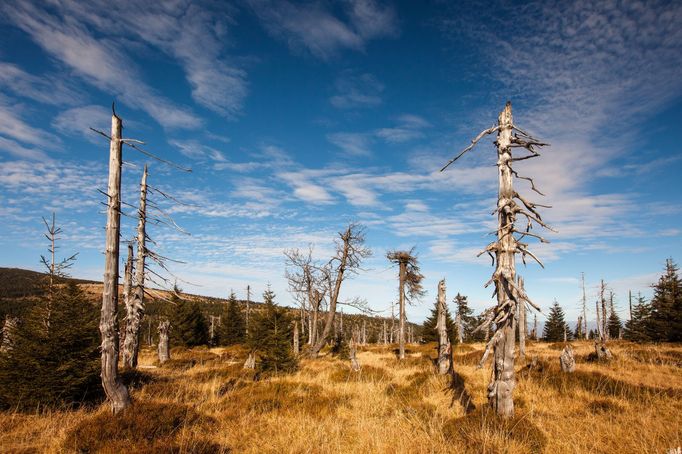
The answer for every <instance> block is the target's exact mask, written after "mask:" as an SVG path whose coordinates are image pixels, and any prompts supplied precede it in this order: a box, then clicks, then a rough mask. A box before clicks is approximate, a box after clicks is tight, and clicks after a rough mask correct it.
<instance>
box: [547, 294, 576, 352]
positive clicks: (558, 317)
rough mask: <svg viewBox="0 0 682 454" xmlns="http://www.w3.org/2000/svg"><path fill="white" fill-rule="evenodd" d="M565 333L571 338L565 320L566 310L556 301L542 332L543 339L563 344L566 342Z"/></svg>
mask: <svg viewBox="0 0 682 454" xmlns="http://www.w3.org/2000/svg"><path fill="white" fill-rule="evenodd" d="M564 332H566V333H567V337H568V338H570V337H571V330H570V328H569V327H568V324H567V323H566V320H565V315H564V310H563V309H562V308H561V306H559V303H558V302H557V301H556V300H555V301H554V304H553V305H552V307H551V308H550V309H549V316H548V317H547V321H546V322H545V327H544V329H543V331H542V338H543V340H545V341H547V342H561V341H563V340H564Z"/></svg>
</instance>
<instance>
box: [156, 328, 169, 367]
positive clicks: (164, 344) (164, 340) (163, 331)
mask: <svg viewBox="0 0 682 454" xmlns="http://www.w3.org/2000/svg"><path fill="white" fill-rule="evenodd" d="M170 328H171V326H170V321H168V320H162V321H161V323H159V363H161V364H163V363H165V362H166V361H168V360H169V359H170Z"/></svg>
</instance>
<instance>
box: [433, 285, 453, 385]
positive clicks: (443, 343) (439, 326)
mask: <svg viewBox="0 0 682 454" xmlns="http://www.w3.org/2000/svg"><path fill="white" fill-rule="evenodd" d="M445 301H446V300H445V279H442V280H441V281H440V282H439V283H438V309H437V315H436V317H437V319H436V320H437V321H436V330H437V331H438V360H437V366H438V373H439V374H440V375H445V374H447V373H448V369H449V368H450V361H449V356H450V355H449V352H450V341H449V340H448V330H447V326H446V323H445V310H446V306H445Z"/></svg>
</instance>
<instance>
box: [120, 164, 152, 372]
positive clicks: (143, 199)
mask: <svg viewBox="0 0 682 454" xmlns="http://www.w3.org/2000/svg"><path fill="white" fill-rule="evenodd" d="M137 214H138V222H137V263H136V264H135V289H134V293H133V301H132V304H131V308H130V309H131V310H130V312H128V317H127V320H126V334H125V344H124V346H123V363H124V365H125V366H126V367H130V368H135V367H137V354H138V352H139V350H140V326H141V324H142V317H143V316H144V276H145V258H146V257H147V248H146V247H145V245H146V240H147V232H146V225H147V166H146V165H145V166H144V171H143V172H142V181H140V206H139V208H138V213H137Z"/></svg>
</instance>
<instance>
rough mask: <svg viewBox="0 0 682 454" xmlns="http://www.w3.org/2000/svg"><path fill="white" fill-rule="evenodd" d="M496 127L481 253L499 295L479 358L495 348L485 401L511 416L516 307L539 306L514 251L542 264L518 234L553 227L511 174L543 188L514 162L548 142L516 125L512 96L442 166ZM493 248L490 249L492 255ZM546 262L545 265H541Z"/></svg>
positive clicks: (523, 258) (452, 160)
mask: <svg viewBox="0 0 682 454" xmlns="http://www.w3.org/2000/svg"><path fill="white" fill-rule="evenodd" d="M493 133H497V140H496V142H495V143H496V145H497V168H498V179H499V192H498V200H497V208H496V209H495V211H494V213H496V214H497V220H498V225H497V231H496V232H495V233H496V235H497V241H495V242H493V243H490V244H489V245H488V246H487V247H486V248H485V249H484V250H483V251H482V252H481V253H480V254H479V256H480V255H481V254H483V253H488V254H489V255H490V257H491V258H492V260H493V264H496V268H495V272H494V273H493V275H492V277H491V279H490V280H489V281H488V283H487V284H486V285H485V286H486V287H487V286H488V285H490V284H491V283H494V284H495V291H494V293H493V295H496V296H497V305H496V306H495V307H494V308H493V312H492V316H491V317H489V318H488V319H487V320H486V321H485V322H484V324H485V325H486V327H488V326H490V325H491V324H494V325H495V332H494V334H493V336H492V338H491V339H490V341H489V342H488V343H487V345H486V349H485V352H484V354H483V358H482V359H481V362H480V363H479V367H482V366H483V364H484V363H485V361H486V359H487V358H488V355H489V353H490V351H491V350H492V351H493V371H492V380H491V382H490V385H489V386H488V402H489V403H490V405H491V407H492V408H493V409H495V411H496V412H497V414H498V415H500V416H503V417H511V416H513V414H514V401H513V397H512V396H513V392H514V387H515V385H516V381H515V379H514V340H515V339H514V338H515V333H514V328H515V314H516V308H517V306H518V305H519V304H522V303H524V302H526V303H528V304H529V305H531V306H532V307H534V308H535V309H536V310H538V311H540V308H539V307H538V306H536V305H535V304H534V303H533V302H531V301H530V299H529V298H528V296H527V295H526V293H525V291H524V290H523V289H522V288H520V287H519V285H518V284H517V281H516V265H515V257H516V254H521V258H522V260H523V261H524V263H525V258H526V256H529V257H531V258H532V259H534V260H535V261H536V262H538V263H539V264H540V266H543V265H542V263H541V262H540V260H539V259H538V258H537V257H536V256H535V255H534V254H533V253H532V252H530V251H529V250H528V245H527V244H526V243H524V242H522V240H523V239H524V238H526V237H535V238H537V239H539V240H540V241H541V242H543V243H544V242H547V240H545V239H544V238H542V237H541V236H540V235H538V234H536V233H533V232H531V229H532V228H533V226H534V224H537V225H540V226H542V227H545V228H547V229H550V230H551V228H550V227H549V226H548V225H547V224H545V222H544V221H543V220H542V218H541V216H540V213H538V211H537V208H538V207H545V208H549V207H547V206H546V205H540V204H537V203H534V202H531V201H529V200H527V199H525V198H524V197H522V196H521V195H520V194H519V193H518V192H516V191H515V190H514V187H513V177H516V178H520V179H523V180H526V181H528V182H530V185H531V189H532V190H533V191H535V192H536V193H538V194H540V195H544V194H542V193H541V192H540V191H539V190H538V189H537V188H536V187H535V184H534V182H533V180H532V179H531V178H528V177H522V176H520V175H519V174H518V173H517V172H516V171H515V170H514V169H512V164H513V163H514V162H516V161H522V160H525V159H531V158H536V157H538V156H540V154H539V153H538V152H537V150H536V147H541V146H544V145H546V144H544V143H542V142H540V141H538V140H537V139H535V138H533V137H531V136H530V135H529V134H528V133H526V132H524V131H523V130H522V129H520V128H518V127H517V126H516V125H514V121H513V118H512V106H511V102H507V104H506V106H505V107H504V109H503V110H502V112H500V114H499V116H498V121H497V125H495V126H492V127H491V128H488V129H486V130H484V131H482V132H481V133H480V134H479V135H478V136H477V137H476V138H475V139H474V140H472V141H471V144H470V145H469V146H468V147H466V148H465V149H464V150H462V152H460V153H459V154H458V155H457V156H456V157H454V158H453V159H451V160H450V161H449V162H448V163H447V164H446V165H445V166H444V167H443V168H442V169H441V171H443V170H445V169H446V168H447V167H448V166H449V165H450V164H452V163H453V162H455V161H456V160H457V159H459V158H460V157H461V156H462V155H464V154H465V153H466V152H468V151H469V150H471V149H472V148H473V147H474V146H475V145H476V144H477V143H478V141H479V140H481V139H482V138H483V137H485V136H486V135H488V134H493ZM514 148H523V149H525V150H526V151H527V152H528V154H526V155H524V156H520V157H513V156H512V149H514ZM519 215H520V216H523V217H524V218H525V221H526V226H525V229H521V230H519V229H517V227H516V218H517V216H519ZM493 254H494V255H493ZM543 267H544V266H543Z"/></svg>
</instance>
